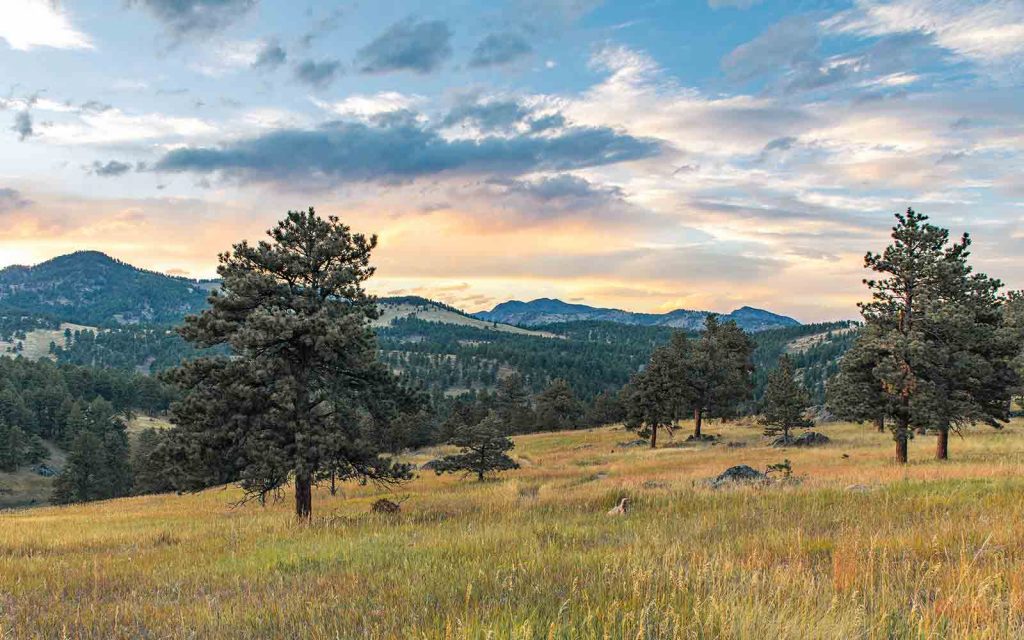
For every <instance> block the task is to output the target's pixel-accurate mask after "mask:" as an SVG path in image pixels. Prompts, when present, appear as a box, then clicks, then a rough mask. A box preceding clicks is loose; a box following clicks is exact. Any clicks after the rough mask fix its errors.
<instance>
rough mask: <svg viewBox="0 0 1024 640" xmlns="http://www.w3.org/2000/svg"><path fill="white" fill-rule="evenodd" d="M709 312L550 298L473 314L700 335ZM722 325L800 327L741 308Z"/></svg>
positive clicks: (526, 323)
mask: <svg viewBox="0 0 1024 640" xmlns="http://www.w3.org/2000/svg"><path fill="white" fill-rule="evenodd" d="M710 314H711V312H709V311H694V310H691V309H676V310H675V311H669V312H667V313H636V312H632V311H623V310H622V309H604V308H600V307H591V306H589V305H585V304H571V303H568V302H563V301H561V300H555V299H551V298H539V299H537V300H532V301H530V302H522V301H519V300H510V301H508V302H502V303H501V304H499V305H497V306H495V307H494V308H493V309H491V310H490V311H481V312H479V313H476V314H474V315H475V316H476V317H478V318H481V319H483V320H489V321H492V322H505V323H508V324H513V325H517V326H523V327H538V326H541V325H553V324H559V323H564V322H583V321H588V320H596V321H604V322H616V323H620V324H629V325H641V326H646V327H674V328H676V329H683V330H685V331H699V330H700V329H701V327H702V326H703V325H704V319H705V318H707V317H708V315H710ZM718 315H719V317H720V318H721V319H722V320H723V321H729V320H735V321H736V324H738V325H739V326H740V328H741V329H743V330H744V331H764V330H765V329H772V328H776V327H790V326H795V325H798V324H800V323H799V322H797V321H796V320H794V319H793V318H788V317H786V316H780V315H778V314H775V313H771V312H770V311H765V310H763V309H755V308H753V307H741V308H739V309H736V310H735V311H732V312H730V313H723V314H718Z"/></svg>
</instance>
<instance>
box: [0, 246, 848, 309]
mask: <svg viewBox="0 0 1024 640" xmlns="http://www.w3.org/2000/svg"><path fill="white" fill-rule="evenodd" d="M78 253H95V254H100V255H102V256H104V257H106V258H107V259H109V260H113V261H116V262H120V263H122V264H126V265H128V266H130V267H132V268H135V269H144V270H146V271H154V272H155V273H159V274H161V275H165V276H169V277H176V278H185V279H187V280H192V281H195V282H204V281H206V282H208V281H211V280H219V277H218V276H217V275H214V276H211V277H205V278H193V277H192V276H187V275H181V274H174V273H166V272H163V271H155V270H151V269H146V268H145V267H140V266H139V265H136V264H132V263H130V262H128V261H126V260H123V259H121V258H119V257H117V256H113V255H110V254H109V253H106V252H105V251H100V250H98V249H77V250H75V251H72V252H71V253H64V254H61V255H57V256H52V257H50V258H47V259H45V260H42V261H40V262H35V263H32V264H17V263H15V264H8V265H0V271H3V270H4V269H6V268H8V267H24V268H29V269H31V268H34V267H38V266H39V265H41V264H43V263H46V262H51V261H53V260H57V259H60V258H66V257H69V256H72V255H75V254H78ZM370 282H371V284H372V279H371V281H370ZM370 289H371V293H373V292H372V287H370ZM374 295H376V296H377V297H378V298H381V299H388V298H401V297H420V298H423V299H425V300H427V301H429V302H434V303H437V302H441V303H443V304H449V303H447V302H444V301H443V300H436V299H433V298H428V297H426V296H418V295H415V294H398V295H380V294H377V293H374ZM542 301H552V302H561V303H562V304H569V305H574V306H577V305H578V306H586V307H590V308H593V309H602V308H611V307H598V306H595V305H590V304H588V303H586V302H583V301H571V300H562V299H560V298H546V297H540V298H529V299H523V300H520V299H518V298H507V299H503V300H500V301H498V302H496V303H495V304H493V305H491V306H488V307H482V308H479V309H475V310H471V309H469V308H463V307H459V306H457V305H450V306H452V307H455V308H456V309H458V310H459V311H461V312H463V313H466V314H468V315H473V314H477V313H484V312H488V311H493V310H494V309H496V308H497V307H498V306H500V305H503V304H508V303H520V304H533V303H535V302H542ZM747 308H750V309H754V310H757V311H768V312H771V313H774V312H773V311H772V310H771V309H761V308H759V307H751V306H750V305H741V306H739V307H736V308H734V309H730V310H729V311H715V310H713V309H683V308H678V309H670V310H669V311H666V312H658V313H672V312H673V311H696V312H706V313H712V314H715V315H729V314H731V313H735V312H736V311H740V310H741V309H747ZM612 309H615V310H618V311H625V312H627V313H649V312H646V311H638V310H636V309H628V308H619V307H614V308H612ZM775 315H779V316H784V317H787V316H785V314H778V313H775ZM791 319H793V320H797V319H796V318H791ZM850 319H853V318H850ZM798 322H800V323H801V324H808V323H805V322H802V321H799V320H798ZM816 322H817V321H816Z"/></svg>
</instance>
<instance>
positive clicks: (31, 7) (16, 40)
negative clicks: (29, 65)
mask: <svg viewBox="0 0 1024 640" xmlns="http://www.w3.org/2000/svg"><path fill="white" fill-rule="evenodd" d="M0 39H2V40H5V41H7V44H8V45H9V46H10V47H11V48H12V49H16V50H18V51H28V50H29V49H32V48H34V47H52V48H54V49H92V48H93V45H92V41H91V40H90V39H89V36H87V35H85V34H84V33H82V32H81V31H78V30H77V29H75V28H74V26H72V24H71V20H70V19H69V18H68V15H67V14H66V13H65V12H64V11H62V10H61V8H60V4H59V3H58V2H56V1H50V0H3V2H0Z"/></svg>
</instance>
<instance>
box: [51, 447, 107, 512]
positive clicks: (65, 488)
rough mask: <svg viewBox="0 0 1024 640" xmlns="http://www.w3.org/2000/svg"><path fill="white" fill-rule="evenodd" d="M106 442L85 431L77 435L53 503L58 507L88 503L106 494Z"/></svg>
mask: <svg viewBox="0 0 1024 640" xmlns="http://www.w3.org/2000/svg"><path fill="white" fill-rule="evenodd" d="M104 463H105V459H104V455H103V442H102V440H100V438H99V437H98V436H97V435H96V434H95V433H93V432H92V431H89V430H88V429H84V430H82V431H80V432H78V434H76V435H75V437H74V440H72V443H71V447H70V449H69V450H68V458H67V462H66V463H65V465H64V470H63V471H61V473H60V475H58V476H57V478H56V479H55V480H54V483H53V501H54V502H55V503H57V504H71V503H73V502H87V501H89V500H102V499H103V498H106V497H110V496H107V495H105V491H104V489H105V485H106V483H105V481H104V477H103V476H104V469H103V467H104Z"/></svg>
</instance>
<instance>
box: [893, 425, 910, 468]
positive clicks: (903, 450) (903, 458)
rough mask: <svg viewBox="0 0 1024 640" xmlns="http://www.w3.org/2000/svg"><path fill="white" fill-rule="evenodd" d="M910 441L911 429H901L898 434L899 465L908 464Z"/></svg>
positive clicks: (897, 451) (897, 457)
mask: <svg viewBox="0 0 1024 640" xmlns="http://www.w3.org/2000/svg"><path fill="white" fill-rule="evenodd" d="M909 439H910V434H909V429H908V428H907V427H900V429H899V430H898V431H897V432H896V462H897V463H899V464H907V441H908V440H909Z"/></svg>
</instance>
